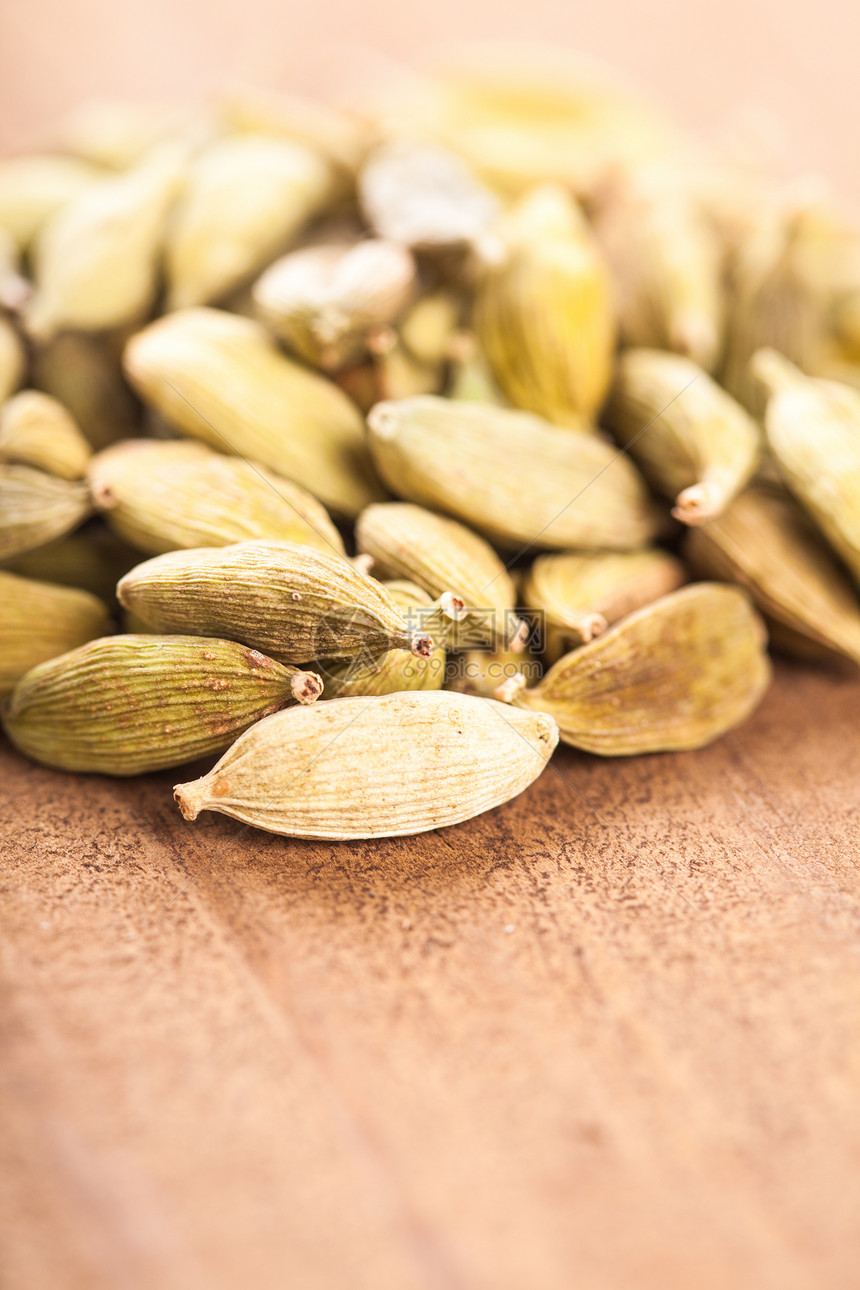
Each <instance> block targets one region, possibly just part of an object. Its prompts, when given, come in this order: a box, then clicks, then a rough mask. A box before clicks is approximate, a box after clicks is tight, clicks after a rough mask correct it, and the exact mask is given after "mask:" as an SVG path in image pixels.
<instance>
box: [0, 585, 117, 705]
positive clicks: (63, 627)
mask: <svg viewBox="0 0 860 1290" xmlns="http://www.w3.org/2000/svg"><path fill="white" fill-rule="evenodd" d="M110 629H111V622H110V614H109V613H108V611H107V607H106V606H105V605H104V604H102V602H101V601H100V600H98V599H97V598H96V597H95V596H91V595H90V594H89V593H88V592H86V591H78V590H76V589H73V588H70V587H54V586H51V584H50V583H48V582H36V581H34V580H33V579H31V578H19V577H18V576H17V575H16V574H14V573H6V572H3V571H0V698H4V699H5V698H6V696H7V695H9V694H11V692H12V690H13V688H14V686H15V683H16V681H18V680H20V678H21V677H22V676H23V675H24V673H25V672H28V671H29V670H30V668H31V667H35V666H36V664H37V663H44V662H45V661H46V660H47V659H49V658H56V656H57V655H58V654H65V653H66V651H67V650H70V649H75V648H76V647H77V646H78V645H83V644H85V642H86V641H89V640H92V639H93V637H95V636H102V635H104V633H105V632H109V631H110Z"/></svg>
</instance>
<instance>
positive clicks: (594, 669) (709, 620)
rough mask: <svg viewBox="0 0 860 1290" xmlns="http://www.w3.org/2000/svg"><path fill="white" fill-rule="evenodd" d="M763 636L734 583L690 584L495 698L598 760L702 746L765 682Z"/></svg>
mask: <svg viewBox="0 0 860 1290" xmlns="http://www.w3.org/2000/svg"><path fill="white" fill-rule="evenodd" d="M765 643H766V634H765V630H764V625H763V623H762V621H761V619H760V618H759V616H758V614H757V613H756V612H755V610H754V609H753V608H752V606H751V605H750V602H749V600H748V599H747V597H746V595H745V593H744V592H743V591H741V590H740V589H739V588H737V587H727V586H721V585H720V584H718V583H710V582H698V583H694V584H692V585H691V586H689V587H682V588H681V590H680V591H674V592H672V593H671V594H670V595H668V596H664V597H663V598H662V599H661V600H657V601H655V602H654V603H653V604H650V605H646V606H645V607H644V608H643V609H639V610H637V611H636V613H634V614H631V615H630V616H629V617H627V618H623V619H622V620H621V622H619V623H617V624H616V625H615V626H614V627H610V628H609V630H608V631H607V632H606V633H605V634H604V635H603V636H600V637H599V638H598V639H597V640H593V641H591V643H590V644H588V645H583V646H582V647H581V648H580V649H576V650H574V651H573V652H572V653H570V654H566V655H565V656H564V658H561V659H559V661H558V662H557V663H556V664H555V665H554V666H553V667H551V668H550V670H549V671H548V672H547V674H546V676H545V677H544V678H543V680H542V681H541V682H540V684H539V685H538V686H536V687H535V688H534V689H520V690H519V691H518V690H517V687H516V685H512V684H511V683H510V682H506V683H505V684H504V685H503V686H502V687H500V691H499V692H498V695H499V697H505V698H507V697H509V696H513V702H514V703H516V704H518V705H519V706H521V707H525V708H528V709H530V710H533V711H537V712H547V713H549V714H551V715H552V716H553V717H554V718H555V720H556V721H557V722H558V726H559V730H560V733H561V738H562V739H563V740H564V742H565V743H569V744H573V746H574V747H576V748H584V749H585V750H586V751H587V752H593V753H600V754H601V756H604V757H620V756H629V755H632V754H634V753H645V752H661V751H667V750H672V749H675V750H677V749H686V748H701V747H703V746H704V745H705V744H709V743H711V742H712V740H714V739H717V738H718V737H719V736H720V735H722V734H725V733H726V732H727V731H728V730H731V729H732V728H733V727H734V726H737V725H739V724H740V723H741V722H742V721H745V720H746V718H747V717H748V716H749V715H750V713H751V712H752V711H753V710H754V708H756V707H757V705H758V703H759V701H760V700H761V698H762V695H763V694H764V692H765V690H766V689H767V686H768V684H769V682H770V675H771V672H770V665H769V663H768V658H767V654H766V652H765Z"/></svg>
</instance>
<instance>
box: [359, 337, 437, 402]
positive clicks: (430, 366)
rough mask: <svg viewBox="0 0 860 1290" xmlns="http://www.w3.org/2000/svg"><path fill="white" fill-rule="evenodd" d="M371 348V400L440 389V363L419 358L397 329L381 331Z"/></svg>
mask: <svg viewBox="0 0 860 1290" xmlns="http://www.w3.org/2000/svg"><path fill="white" fill-rule="evenodd" d="M373 348H374V359H373V368H374V375H375V382H376V398H375V399H374V400H373V402H374V403H377V402H379V400H380V399H408V398H412V396H413V395H417V394H439V393H441V390H442V385H443V380H444V370H443V367H442V365H441V364H439V363H422V362H419V360H418V359H417V358H414V357H413V356H412V354H411V353H410V352H409V350H408V349H407V348H406V346H405V345H404V344H403V342H402V340H401V338H400V336H399V335H398V333H397V332H396V331H394V330H391V331H388V332H384V333H380V335H379V336H378V337H377V339H376V341H375V343H374V347H373ZM371 406H372V405H371Z"/></svg>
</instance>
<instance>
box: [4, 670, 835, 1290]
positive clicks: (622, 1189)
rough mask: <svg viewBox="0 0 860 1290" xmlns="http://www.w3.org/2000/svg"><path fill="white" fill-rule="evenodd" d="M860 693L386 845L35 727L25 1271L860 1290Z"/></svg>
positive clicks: (579, 776) (7, 843) (8, 952)
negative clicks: (288, 826)
mask: <svg viewBox="0 0 860 1290" xmlns="http://www.w3.org/2000/svg"><path fill="white" fill-rule="evenodd" d="M858 714H860V684H858V683H857V682H856V681H855V680H853V679H851V678H845V677H842V676H834V675H833V674H830V675H823V674H819V673H815V672H813V671H811V670H808V669H805V668H802V667H800V666H790V665H787V664H783V665H781V666H780V667H779V669H778V676H777V682H776V684H775V686H774V688H773V689H772V691H771V692H770V694H769V696H768V698H767V699H766V701H765V703H764V705H763V706H762V708H761V709H760V710H759V712H758V713H757V714H756V715H755V717H754V718H753V719H752V720H751V721H750V722H749V723H748V724H747V725H746V726H745V727H744V728H743V729H741V730H738V731H736V732H735V733H733V734H731V735H730V736H728V737H727V738H725V739H724V740H722V741H721V742H720V743H718V744H716V745H714V746H713V747H711V748H709V749H707V750H705V751H703V752H700V753H695V754H677V755H663V756H653V757H642V758H636V759H632V760H628V761H623V762H615V761H600V760H598V759H596V758H591V757H588V756H586V755H585V754H577V753H575V752H573V751H571V750H565V751H563V752H562V753H561V754H560V755H557V756H556V758H555V760H554V762H553V769H552V770H550V771H548V772H547V773H546V774H545V775H544V776H543V777H542V778H541V780H539V781H538V783H537V784H535V785H534V786H533V787H532V788H531V789H530V790H528V791H527V792H526V793H525V794H523V795H522V796H521V797H520V798H518V799H517V800H515V801H514V802H512V803H509V804H508V805H506V806H504V807H502V808H501V809H499V810H498V811H495V812H492V813H490V814H488V815H486V816H483V817H481V818H479V819H476V820H474V821H472V822H470V823H468V824H466V825H462V826H459V827H457V828H455V829H450V830H447V831H444V832H439V833H434V834H428V835H424V836H422V837H418V838H414V839H398V840H391V841H386V842H381V843H363V844H347V843H340V844H328V843H319V844H317V843H308V842H293V841H290V840H287V839H283V838H276V837H273V836H269V835H265V834H260V833H256V832H254V831H252V830H248V829H243V828H241V827H240V826H238V825H237V824H236V823H235V822H234V821H230V820H227V819H225V818H223V817H216V816H209V817H201V819H200V821H199V822H198V823H197V824H195V825H189V824H186V823H184V822H183V821H182V820H181V818H180V817H179V814H178V812H177V811H176V809H175V807H174V805H173V803H172V801H171V792H170V788H171V785H172V783H173V782H174V780H175V779H176V778H177V776H176V775H173V774H159V775H152V776H147V777H144V778H142V779H140V780H138V781H132V782H125V781H111V780H108V779H104V778H98V777H90V778H85V777H76V778H68V777H65V776H63V775H60V774H58V773H54V772H51V771H48V770H43V769H39V768H35V767H33V766H32V765H29V764H28V763H26V762H25V761H24V760H23V759H21V758H19V757H18V756H17V755H15V754H13V753H12V752H11V751H8V750H4V755H3V766H2V774H3V780H2V782H3V785H4V790H5V791H4V794H3V801H2V808H0V809H2V821H0V827H2V837H3V839H4V852H5V862H4V865H3V891H2V907H3V910H4V923H5V929H6V931H5V935H4V944H3V957H2V965H3V966H2V974H3V1003H2V1019H0V1024H2V1035H3V1041H2V1042H3V1049H4V1060H3V1063H2V1075H0V1079H2V1083H3V1088H2V1090H0V1117H2V1119H3V1122H4V1123H3V1130H2V1135H0V1137H2V1142H3V1150H4V1152H6V1153H8V1159H7V1161H6V1163H5V1166H4V1168H3V1169H2V1174H0V1176H2V1179H3V1187H4V1188H5V1194H4V1195H3V1197H2V1202H0V1204H2V1217H0V1230H2V1231H4V1232H5V1237H4V1239H3V1245H4V1247H5V1251H4V1252H5V1257H6V1261H7V1265H8V1266H7V1280H6V1282H5V1284H8V1285H10V1286H13V1287H15V1288H16V1290H18V1288H22V1287H26V1288H27V1290H29V1288H30V1287H39V1288H41V1287H43V1286H44V1287H48V1286H50V1287H51V1288H52V1290H71V1288H73V1287H74V1290H78V1287H80V1288H81V1290H102V1287H105V1288H110V1290H114V1288H115V1287H122V1288H123V1290H125V1287H129V1288H130V1290H132V1288H133V1290H150V1288H151V1290H173V1287H176V1288H177V1290H197V1287H200V1290H222V1288H223V1290H234V1287H239V1286H249V1285H253V1286H254V1287H257V1288H259V1290H268V1288H269V1287H272V1288H273V1290H274V1288H275V1287H282V1286H291V1287H301V1288H302V1290H317V1288H319V1290H328V1288H329V1287H335V1286H338V1287H341V1286H343V1287H350V1290H365V1287H366V1288H367V1290H389V1288H390V1290H413V1288H414V1290H522V1288H523V1287H529V1288H530V1290H531V1288H539V1290H555V1288H556V1287H558V1288H559V1290H563V1288H565V1290H566V1288H569V1287H572V1286H574V1285H575V1286H576V1287H577V1290H592V1288H593V1290H628V1288H629V1290H650V1287H655V1288H656V1287H661V1288H665V1287H679V1288H686V1287H692V1286H695V1287H697V1290H712V1288H713V1290H722V1288H723V1287H728V1286H742V1287H747V1286H749V1287H756V1290H806V1288H807V1287H809V1290H822V1288H823V1287H827V1290H843V1288H844V1290H853V1287H856V1285H857V1266H858V1255H860V1249H858V1245H860V1241H858V1213H860V1097H858V1094H860V955H858V927H860V877H858V869H857V825H858V813H860V812H858V807H860V803H858V783H860V748H858V743H857V721H858Z"/></svg>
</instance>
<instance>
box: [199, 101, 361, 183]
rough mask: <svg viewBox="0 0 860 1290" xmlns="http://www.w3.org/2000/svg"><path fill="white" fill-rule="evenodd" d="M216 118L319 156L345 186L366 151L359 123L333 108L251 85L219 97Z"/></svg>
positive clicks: (248, 131)
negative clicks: (303, 146) (288, 140)
mask: <svg viewBox="0 0 860 1290" xmlns="http://www.w3.org/2000/svg"><path fill="white" fill-rule="evenodd" d="M218 115H219V117H220V119H221V120H222V121H223V122H224V123H225V124H226V126H227V127H228V129H230V130H236V131H240V132H242V133H246V134H263V135H273V136H274V137H275V138H280V139H291V140H292V141H293V142H294V143H301V144H304V145H305V147H307V148H311V149H313V150H314V151H315V152H319V153H322V155H323V156H324V157H325V158H326V160H327V161H328V162H329V163H330V165H331V166H333V167H334V168H335V170H336V171H337V172H338V174H339V176H341V177H342V179H343V181H344V184H347V182H348V180H350V179H351V178H352V175H353V174H354V172H355V171H356V170H357V168H358V166H359V165H360V163H361V160H362V158H363V157H364V154H365V153H366V152H367V148H368V135H367V127H366V126H365V125H364V123H363V122H361V121H358V120H356V119H354V118H353V117H351V116H348V115H347V114H346V113H345V112H342V111H340V110H339V109H338V108H336V107H332V106H331V104H327V103H317V102H316V101H314V100H312V99H304V98H300V97H298V96H297V95H293V94H285V93H284V92H283V91H278V92H277V93H274V92H273V91H271V90H262V89H260V88H258V87H257V86H250V85H242V86H239V87H237V88H233V89H231V90H229V91H228V92H227V93H226V94H224V95H223V96H222V97H221V99H220V102H219V103H218Z"/></svg>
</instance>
